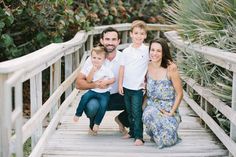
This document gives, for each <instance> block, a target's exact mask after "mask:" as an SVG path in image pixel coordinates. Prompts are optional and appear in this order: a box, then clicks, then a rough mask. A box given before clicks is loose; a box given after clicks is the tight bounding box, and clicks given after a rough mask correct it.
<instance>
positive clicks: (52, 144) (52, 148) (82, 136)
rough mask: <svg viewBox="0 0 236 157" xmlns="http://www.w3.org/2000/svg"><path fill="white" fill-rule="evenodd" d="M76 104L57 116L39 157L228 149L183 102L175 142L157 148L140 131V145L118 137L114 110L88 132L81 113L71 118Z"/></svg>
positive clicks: (153, 156)
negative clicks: (95, 132)
mask: <svg viewBox="0 0 236 157" xmlns="http://www.w3.org/2000/svg"><path fill="white" fill-rule="evenodd" d="M75 107H76V105H73V106H71V107H70V108H69V109H68V110H67V111H66V114H65V115H64V116H63V118H62V119H61V125H60V126H58V129H57V130H56V131H55V133H54V134H53V135H52V137H51V138H50V139H49V140H48V143H47V144H46V145H45V148H44V153H43V157H78V156H84V157H100V156H103V157H118V156H119V157H120V156H127V157H143V156H147V157H166V156H172V157H173V156H178V157H184V156H185V157H190V156H195V157H201V156H214V157H215V156H226V155H227V154H228V151H227V150H226V149H225V148H224V146H223V145H222V144H221V143H220V142H219V141H218V140H217V139H216V137H215V136H214V135H212V133H211V132H210V131H209V130H207V129H205V128H203V127H202V126H201V125H200V122H199V118H198V117H196V115H195V114H194V113H193V111H192V110H191V109H190V108H189V107H188V106H187V105H185V104H184V103H182V104H181V106H180V113H181V116H182V123H181V124H180V128H179V136H180V138H181V139H182V141H181V142H180V143H178V144H177V145H175V146H172V147H169V148H164V149H157V147H156V146H155V144H154V143H152V142H150V141H149V137H148V136H147V135H145V134H144V140H145V144H144V146H134V145H133V140H132V139H128V140H127V139H126V140H125V139H122V138H121V136H122V135H121V133H120V132H119V131H118V126H117V125H116V123H115V121H114V117H115V116H116V115H117V114H118V113H119V112H118V111H110V112H107V113H106V115H105V118H104V120H103V122H102V124H101V127H100V131H99V134H98V135H97V136H91V135H89V134H88V119H87V118H86V117H85V116H83V117H82V118H81V119H80V121H79V122H78V123H74V122H73V121H72V117H73V114H74V111H75Z"/></svg>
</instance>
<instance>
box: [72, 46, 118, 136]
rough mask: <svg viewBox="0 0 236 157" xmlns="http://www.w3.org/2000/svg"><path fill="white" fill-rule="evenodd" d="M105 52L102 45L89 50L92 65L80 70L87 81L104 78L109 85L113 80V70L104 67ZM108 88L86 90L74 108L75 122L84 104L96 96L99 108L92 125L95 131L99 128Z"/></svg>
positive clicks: (106, 101) (106, 103) (105, 105)
mask: <svg viewBox="0 0 236 157" xmlns="http://www.w3.org/2000/svg"><path fill="white" fill-rule="evenodd" d="M105 57H106V53H105V50H104V47H102V46H98V47H95V48H93V49H92V51H91V62H92V65H89V66H86V67H83V68H82V69H81V72H80V73H82V74H83V75H85V76H86V80H87V81H88V82H96V81H99V80H103V81H104V80H105V81H106V84H107V85H111V84H113V83H114V82H115V77H114V74H113V72H112V71H111V69H110V68H108V67H106V66H105V64H104V62H105ZM110 89H111V87H110V86H108V87H107V88H104V89H101V88H94V89H90V90H88V91H87V92H86V93H85V94H84V95H83V96H82V97H81V100H80V103H79V105H78V107H77V109H76V113H75V116H74V121H75V122H77V121H78V120H79V117H81V116H82V113H83V110H84V109H85V107H86V104H87V103H88V102H89V101H90V100H91V99H93V98H96V99H97V100H98V101H99V104H100V108H99V110H98V113H97V115H96V117H95V119H94V126H93V131H94V132H95V133H97V131H98V129H99V125H100V123H101V121H102V119H103V117H104V115H105V112H106V109H107V105H108V102H109V98H110Z"/></svg>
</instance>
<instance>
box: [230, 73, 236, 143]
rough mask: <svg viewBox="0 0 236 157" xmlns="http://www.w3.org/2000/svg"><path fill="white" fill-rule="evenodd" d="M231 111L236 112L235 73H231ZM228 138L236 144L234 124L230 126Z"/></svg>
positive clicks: (235, 125) (235, 127)
mask: <svg viewBox="0 0 236 157" xmlns="http://www.w3.org/2000/svg"><path fill="white" fill-rule="evenodd" d="M232 89H233V91H232V104H231V107H232V110H233V111H235V112H236V72H234V73H233V87H232ZM230 137H231V139H232V140H234V141H235V142H236V124H235V123H232V122H231V124H230Z"/></svg>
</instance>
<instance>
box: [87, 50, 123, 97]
mask: <svg viewBox="0 0 236 157" xmlns="http://www.w3.org/2000/svg"><path fill="white" fill-rule="evenodd" d="M121 55H122V53H121V52H120V51H118V50H116V56H115V58H113V60H111V61H110V60H108V59H106V60H105V63H104V65H105V66H106V67H108V68H110V69H111V71H112V72H113V74H114V77H115V83H113V84H112V85H111V89H110V93H111V94H114V93H118V76H119V68H120V63H121ZM89 65H92V62H91V57H88V59H87V60H86V61H85V63H84V66H83V68H85V67H87V66H89ZM83 68H82V69H83Z"/></svg>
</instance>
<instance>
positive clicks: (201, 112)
mask: <svg viewBox="0 0 236 157" xmlns="http://www.w3.org/2000/svg"><path fill="white" fill-rule="evenodd" d="M184 100H185V101H186V102H187V103H188V104H189V105H190V106H191V108H192V109H193V110H194V111H195V112H196V113H197V114H198V115H199V116H200V118H201V119H203V120H204V122H205V123H206V124H207V125H208V126H209V128H211V130H212V131H213V132H214V134H215V135H216V136H217V137H218V138H219V139H220V141H221V142H222V143H223V144H224V145H225V146H226V147H227V149H228V150H229V151H230V153H232V154H233V155H234V156H236V149H235V148H236V143H235V142H234V141H233V140H232V139H230V138H229V136H228V135H227V134H226V133H225V132H224V130H223V129H221V128H220V126H219V125H218V124H217V123H216V122H215V121H214V120H213V119H212V118H211V117H210V116H209V115H208V114H207V113H206V112H205V111H204V110H202V109H201V107H199V105H198V104H197V103H196V102H194V101H193V100H192V99H191V98H189V96H188V95H187V93H186V92H184Z"/></svg>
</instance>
